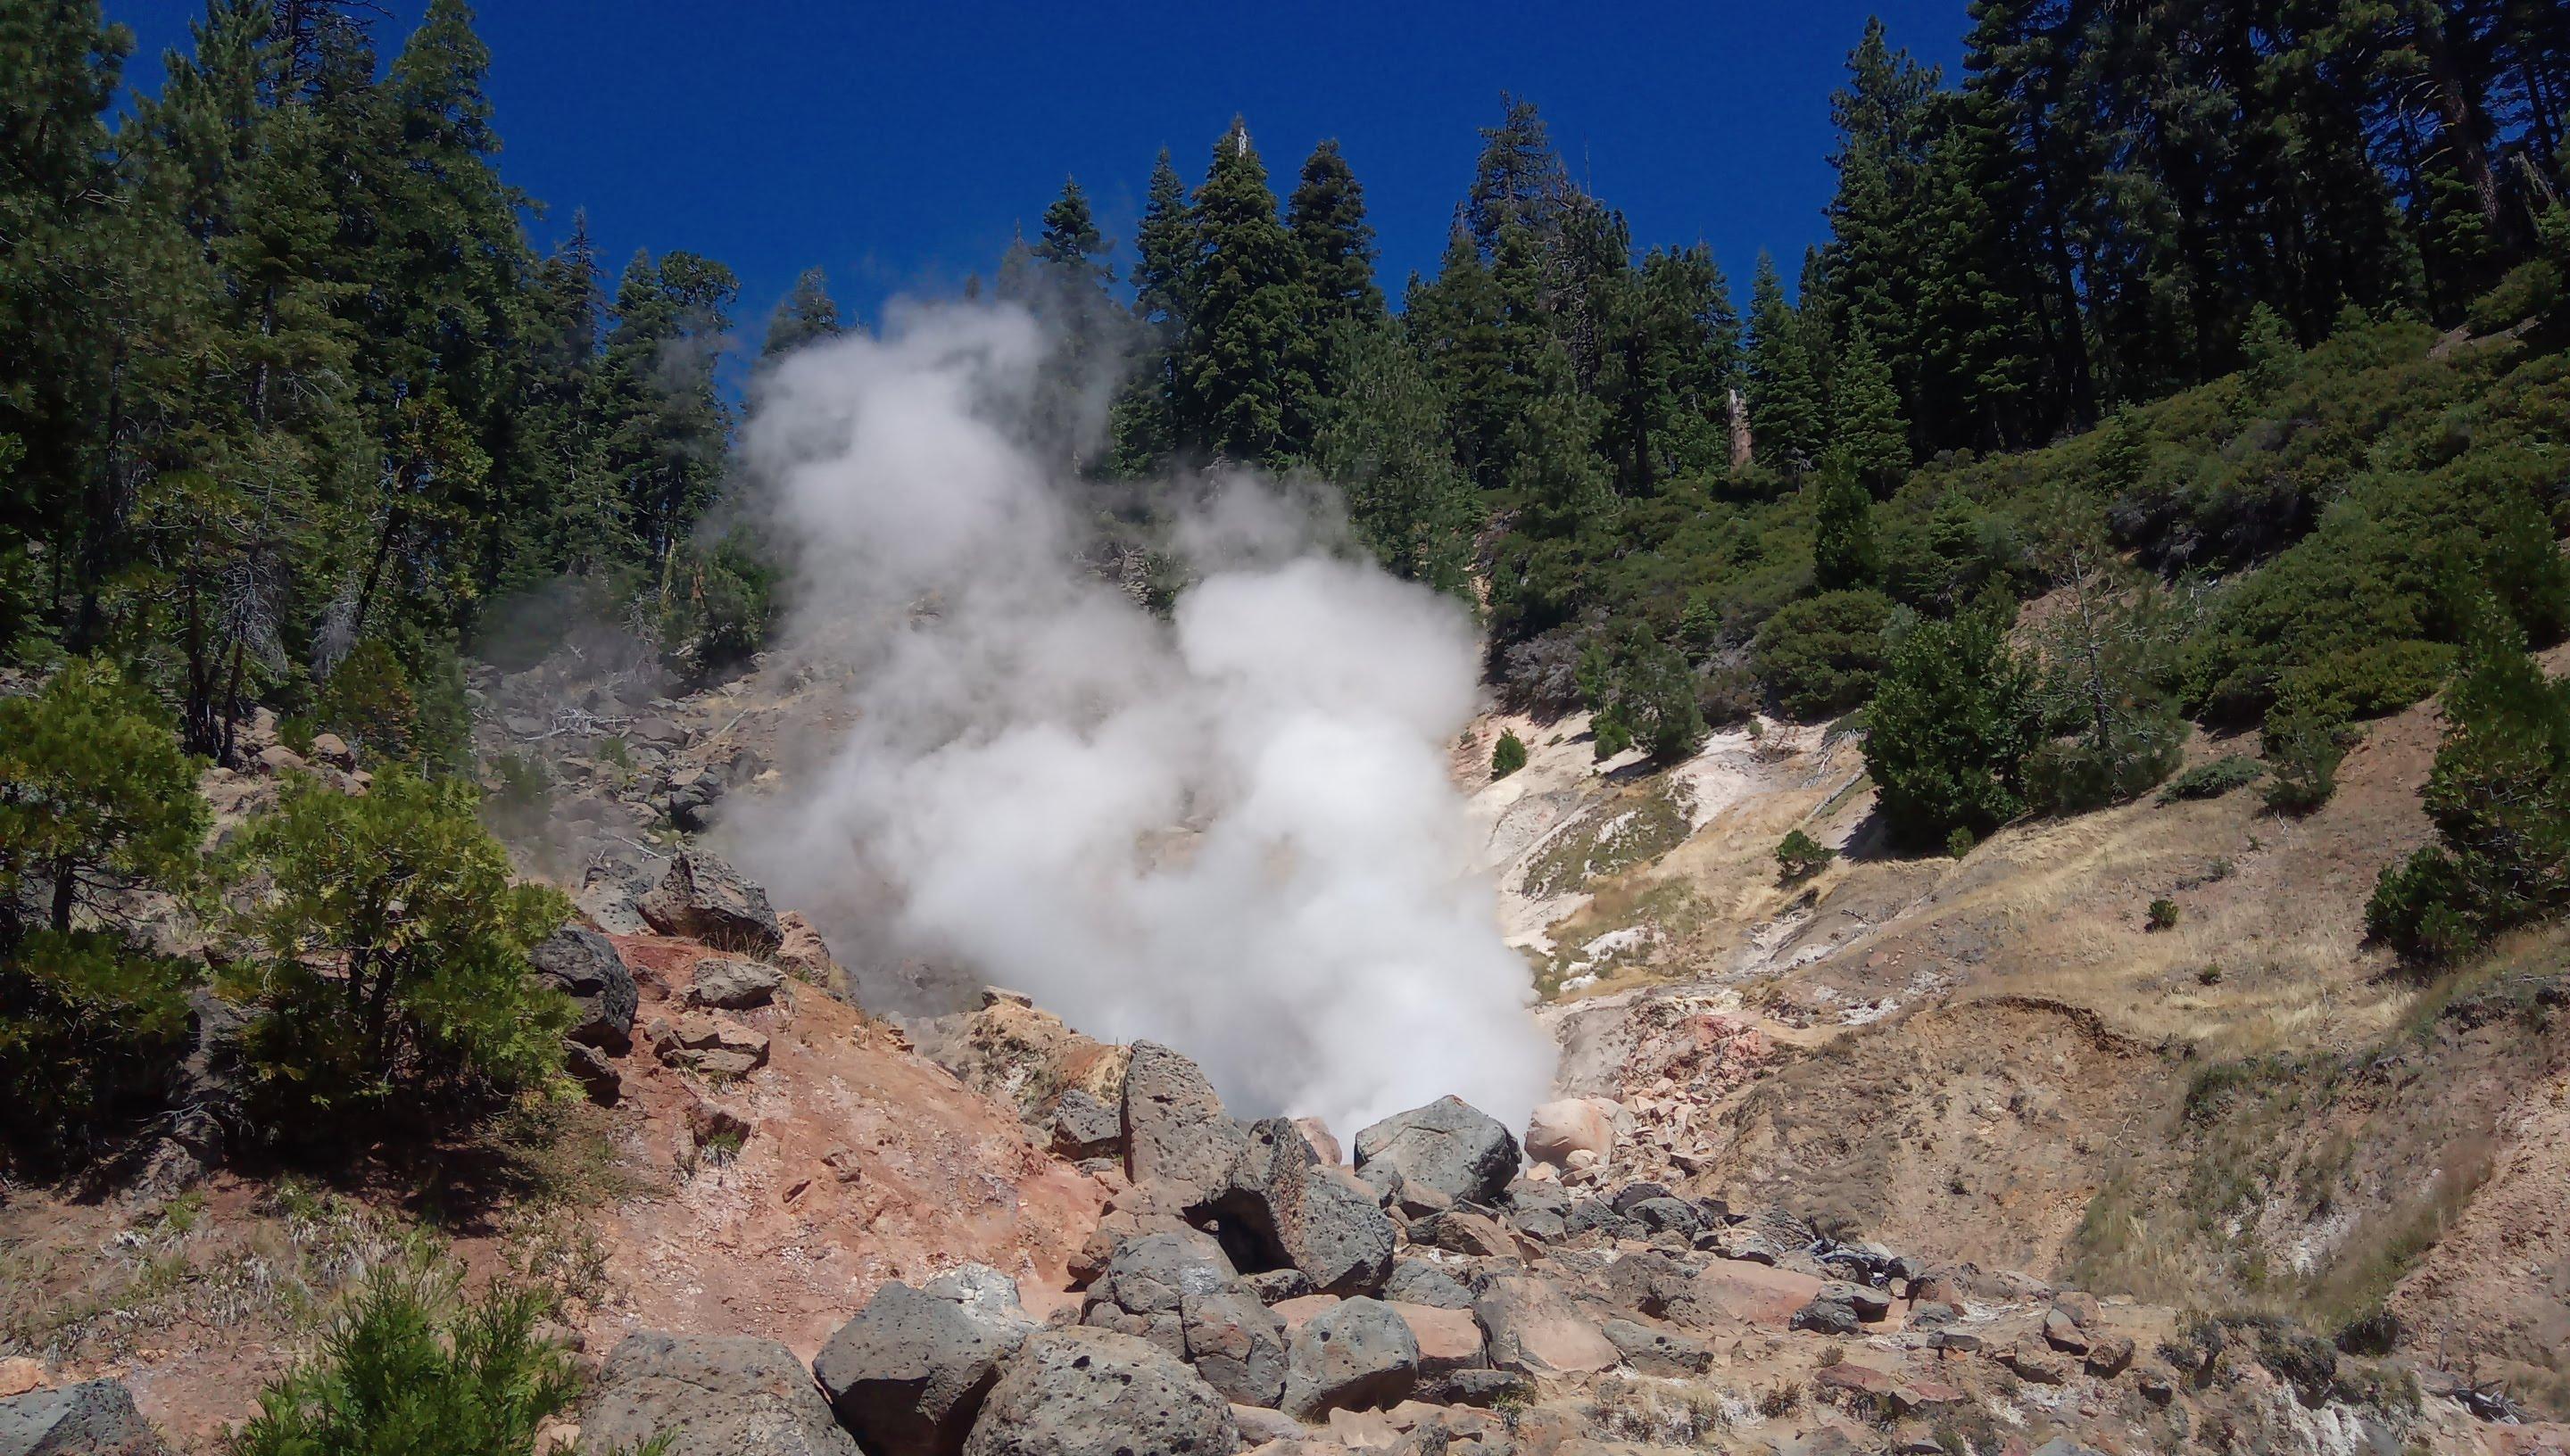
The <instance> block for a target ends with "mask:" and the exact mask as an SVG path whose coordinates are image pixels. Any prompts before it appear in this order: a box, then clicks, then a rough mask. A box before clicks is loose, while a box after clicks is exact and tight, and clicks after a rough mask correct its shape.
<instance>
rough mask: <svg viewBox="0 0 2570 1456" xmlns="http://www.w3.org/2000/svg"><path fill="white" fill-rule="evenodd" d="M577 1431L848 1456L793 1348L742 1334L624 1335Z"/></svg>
mask: <svg viewBox="0 0 2570 1456" xmlns="http://www.w3.org/2000/svg"><path fill="white" fill-rule="evenodd" d="M581 1437H582V1441H583V1444H585V1445H586V1446H588V1447H589V1448H590V1449H593V1450H600V1451H612V1450H621V1449H631V1448H639V1447H641V1446H642V1445H643V1443H645V1442H647V1441H650V1440H652V1439H653V1438H654V1437H665V1438H666V1439H667V1442H668V1445H667V1447H666V1451H667V1456H739V1453H741V1452H744V1451H757V1452H760V1453H762V1456H771V1453H772V1456H858V1450H857V1443H856V1442H855V1441H854V1440H852V1439H850V1438H849V1436H848V1433H847V1432H846V1431H844V1430H841V1429H840V1428H839V1422H838V1420H837V1419H836V1418H835V1417H833V1416H832V1415H831V1413H830V1405H829V1402H828V1401H826V1400H824V1399H822V1397H821V1391H820V1388H819V1387H818V1386H816V1385H814V1384H813V1383H812V1372H811V1371H809V1370H806V1369H805V1368H803V1362H802V1361H801V1360H798V1359H796V1358H794V1352H793V1351H792V1350H789V1349H787V1348H786V1347H785V1346H784V1345H782V1344H779V1343H777V1342H776V1341H775V1340H772V1339H753V1338H749V1337H747V1336H731V1337H722V1336H715V1335H676V1334H660V1333H656V1332H646V1333H642V1334H632V1335H627V1336H626V1337H625V1339H624V1340H623V1341H622V1342H620V1343H619V1344H618V1345H617V1346H616V1348H615V1350H614V1351H613V1352H612V1353H610V1354H609V1355H608V1357H607V1369H606V1371H605V1373H604V1374H603V1375H602V1376H601V1377H600V1385H599V1391H598V1395H597V1398H596V1400H595V1401H594V1402H593V1404H592V1406H591V1410H590V1414H589V1418H588V1419H587V1420H585V1421H583V1422H582V1423H581Z"/></svg>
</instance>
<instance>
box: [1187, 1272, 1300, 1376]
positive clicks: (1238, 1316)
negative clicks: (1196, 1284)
mask: <svg viewBox="0 0 2570 1456" xmlns="http://www.w3.org/2000/svg"><path fill="white" fill-rule="evenodd" d="M1178 1313H1179V1317H1180V1320H1181V1322H1182V1323H1183V1324H1184V1326H1185V1331H1186V1344H1187V1362H1188V1363H1189V1364H1192V1365H1194V1366H1195V1367H1196V1373H1197V1374H1199V1375H1201V1376H1203V1377H1204V1380H1205V1383H1206V1384H1208V1385H1211V1386H1212V1387H1213V1388H1214V1389H1216V1390H1218V1391H1220V1392H1222V1396H1223V1398H1224V1399H1225V1400H1228V1401H1231V1402H1233V1403H1235V1404H1239V1405H1268V1406H1272V1405H1274V1404H1275V1403H1276V1401H1277V1398H1278V1397H1279V1396H1280V1395H1282V1394H1283V1393H1284V1390H1285V1321H1284V1320H1283V1319H1282V1318H1280V1317H1278V1315H1277V1313H1276V1311H1275V1310H1273V1309H1270V1308H1268V1307H1267V1306H1266V1305H1265V1304H1263V1303H1260V1302H1259V1299H1258V1295H1257V1294H1256V1293H1255V1292H1254V1291H1252V1290H1250V1289H1249V1288H1247V1287H1245V1286H1244V1285H1241V1284H1239V1283H1234V1284H1232V1285H1231V1286H1230V1287H1228V1288H1222V1289H1216V1290H1213V1291H1212V1292H1209V1293H1193V1292H1190V1293H1186V1294H1182V1295H1180V1296H1179V1302H1178Z"/></svg>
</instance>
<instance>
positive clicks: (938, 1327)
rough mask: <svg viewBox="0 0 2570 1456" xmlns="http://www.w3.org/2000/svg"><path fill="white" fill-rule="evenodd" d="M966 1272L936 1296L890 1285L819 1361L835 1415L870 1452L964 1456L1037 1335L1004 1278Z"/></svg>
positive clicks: (943, 1283) (816, 1371) (817, 1371)
mask: <svg viewBox="0 0 2570 1456" xmlns="http://www.w3.org/2000/svg"><path fill="white" fill-rule="evenodd" d="M969 1269H970V1273H960V1272H959V1274H949V1275H946V1276H945V1277H944V1278H943V1279H942V1280H940V1281H939V1283H938V1284H936V1285H932V1287H931V1288H930V1289H914V1288H912V1287H911V1286H910V1285H908V1284H905V1283H903V1282H902V1281H900V1280H899V1279H895V1280H893V1281H892V1282H890V1283H887V1284H885V1285H884V1286H883V1287H882V1288H880V1289H877V1290H876V1291H875V1295H874V1297H873V1298H872V1299H870V1300H868V1301H867V1303H866V1307H865V1308H864V1309H863V1310H861V1311H859V1313H858V1315H857V1317H856V1318H854V1319H851V1320H849V1321H848V1322H847V1323H846V1324H844V1325H842V1326H840V1328H839V1332H838V1333H836V1334H834V1335H832V1336H830V1342H829V1343H828V1344H826V1345H823V1346H822V1347H821V1353H820V1354H819V1355H818V1356H817V1357H815V1358H814V1359H813V1361H812V1375H813V1378H814V1379H816V1380H818V1381H819V1382H820V1385H821V1390H822V1393H823V1394H825V1395H827V1396H828V1397H829V1401H830V1409H831V1410H832V1411H834V1412H836V1413H837V1415H838V1418H839V1423H840V1424H841V1425H843V1426H845V1427H847V1429H848V1431H849V1433H850V1434H851V1435H854V1436H855V1437H856V1438H857V1443H858V1445H859V1446H861V1447H863V1448H864V1449H865V1450H867V1451H869V1452H884V1451H901V1452H916V1453H920V1456H955V1453H958V1452H961V1451H962V1450H963V1449H964V1440H965V1437H967V1436H969V1435H971V1434H972V1431H973V1422H974V1420H975V1419H976V1418H977V1417H978V1416H980V1415H981V1413H982V1401H983V1398H984V1397H985V1396H987V1395H988V1394H989V1393H990V1390H991V1386H992V1385H993V1384H994V1383H995V1382H996V1381H998V1379H999V1378H1000V1362H1001V1361H1002V1360H1005V1359H1006V1358H1008V1357H1009V1356H1010V1355H1011V1354H1013V1353H1015V1352H1016V1350H1017V1348H1018V1346H1020V1345H1021V1344H1024V1343H1025V1342H1026V1338H1027V1335H1028V1334H1029V1333H1031V1332H1033V1330H1034V1329H1035V1328H1036V1321H1035V1320H1033V1319H1031V1318H1029V1317H1028V1316H1027V1313H1026V1311H1025V1309H1024V1308H1023V1307H1022V1306H1021V1305H1020V1304H1019V1302H1018V1293H1017V1287H1016V1285H1015V1284H1014V1283H1013V1282H1011V1281H1010V1280H1009V1278H1008V1276H1007V1275H1005V1274H1000V1273H999V1272H998V1271H996V1270H990V1269H986V1268H984V1267H982V1266H978V1265H976V1266H971V1267H969Z"/></svg>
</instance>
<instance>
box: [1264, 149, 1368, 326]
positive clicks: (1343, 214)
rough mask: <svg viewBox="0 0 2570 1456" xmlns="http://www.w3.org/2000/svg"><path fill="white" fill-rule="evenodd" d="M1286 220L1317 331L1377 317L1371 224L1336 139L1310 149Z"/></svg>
mask: <svg viewBox="0 0 2570 1456" xmlns="http://www.w3.org/2000/svg"><path fill="white" fill-rule="evenodd" d="M1285 218H1286V228H1287V230H1288V231H1290V232H1292V233H1293V235H1294V245H1295V247H1296V248H1297V249H1299V250H1300V251H1301V253H1302V255H1303V278H1304V281H1305V282H1306V283H1307V284H1309V285H1310V287H1311V290H1312V294H1313V296H1314V298H1315V300H1316V302H1317V304H1318V306H1319V309H1320V312H1319V315H1318V317H1319V319H1320V321H1321V323H1322V325H1323V326H1324V327H1327V326H1330V325H1334V324H1336V323H1338V322H1339V321H1340V320H1342V319H1356V320H1359V321H1365V320H1370V319H1373V318H1376V317H1379V316H1380V315H1381V314H1382V313H1383V289H1382V288H1380V287H1378V286H1377V285H1376V283H1375V280H1374V260H1375V244H1374V224H1372V223H1370V222H1368V221H1367V220H1366V205H1365V189H1364V188H1363V187H1361V186H1359V185H1358V184H1357V179H1356V174H1355V173H1353V172H1350V171H1349V170H1348V162H1347V158H1345V157H1344V156H1342V155H1341V154H1340V152H1339V144H1338V142H1337V141H1336V140H1335V139H1333V140H1328V141H1324V142H1322V143H1321V145H1319V146H1318V147H1315V148H1313V149H1312V155H1311V157H1310V159H1309V160H1307V161H1306V162H1304V164H1303V176H1302V180H1301V182H1298V183H1297V184H1296V185H1295V187H1294V195H1293V197H1292V199H1291V200H1290V201H1289V202H1288V203H1287V204H1286V211H1285Z"/></svg>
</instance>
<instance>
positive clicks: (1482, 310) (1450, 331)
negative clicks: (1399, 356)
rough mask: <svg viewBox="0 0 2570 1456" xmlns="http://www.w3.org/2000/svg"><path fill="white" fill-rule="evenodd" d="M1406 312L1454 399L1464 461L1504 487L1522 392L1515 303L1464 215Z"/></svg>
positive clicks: (1489, 486) (1443, 389)
mask: <svg viewBox="0 0 2570 1456" xmlns="http://www.w3.org/2000/svg"><path fill="white" fill-rule="evenodd" d="M1402 316H1403V320H1404V322H1405V323H1406V324H1407V326H1408V329H1409V333H1410V337H1411V342H1412V345H1413V346H1414V347H1415V348H1417V349H1418V350H1419V352H1420V356H1421V358H1422V359H1423V360H1424V361H1425V363H1426V364H1427V367H1428V375H1429V378H1430V379H1431V380H1433V381H1434V382H1435V383H1436V385H1437V388H1438V392H1439V393H1440V394H1442V395H1443V396H1444V397H1445V399H1446V408H1447V417H1448V419H1449V420H1450V421H1451V422H1452V428H1453V431H1454V444H1455V457H1456V460H1457V461H1458V462H1459V463H1460V464H1461V465H1462V466H1463V467H1464V470H1465V472H1466V473H1467V474H1469V475H1470V476H1472V478H1473V479H1474V481H1475V482H1476V483H1477V484H1479V485H1480V486H1482V487H1483V488H1484V489H1486V490H1496V489H1498V488H1499V484H1500V471H1501V468H1502V463H1503V461H1504V441H1505V438H1506V435H1507V432H1508V430H1509V429H1510V428H1511V426H1512V424H1513V422H1514V418H1515V414H1516V402H1517V399H1518V397H1519V391H1518V388H1517V380H1516V377H1515V376H1514V374H1513V373H1512V372H1511V370H1510V367H1509V353H1508V347H1507V302H1506V300H1505V299H1504V298H1503V297H1502V296H1501V295H1500V293H1499V280H1498V279H1496V278H1494V277H1493V276H1491V270H1490V268H1489V266H1488V265H1486V264H1485V263H1484V262H1483V261H1482V255H1481V253H1480V251H1479V250H1478V249H1476V248H1475V247H1474V245H1473V236H1472V234H1471V233H1470V232H1469V231H1467V230H1466V229H1465V227H1464V224H1463V223H1462V222H1461V221H1458V222H1457V223H1456V224H1455V227H1454V229H1453V230H1452V231H1451V232H1449V233H1448V234H1447V239H1446V257H1445V261H1444V263H1443V264H1442V265H1441V266H1440V267H1439V268H1438V270H1437V277H1436V278H1435V280H1434V281H1428V282H1423V281H1421V280H1420V279H1418V278H1415V277H1414V278H1413V279H1412V280H1411V283H1410V294H1409V299H1408V302H1407V305H1406V306H1405V308H1404V309H1403V313H1402Z"/></svg>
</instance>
